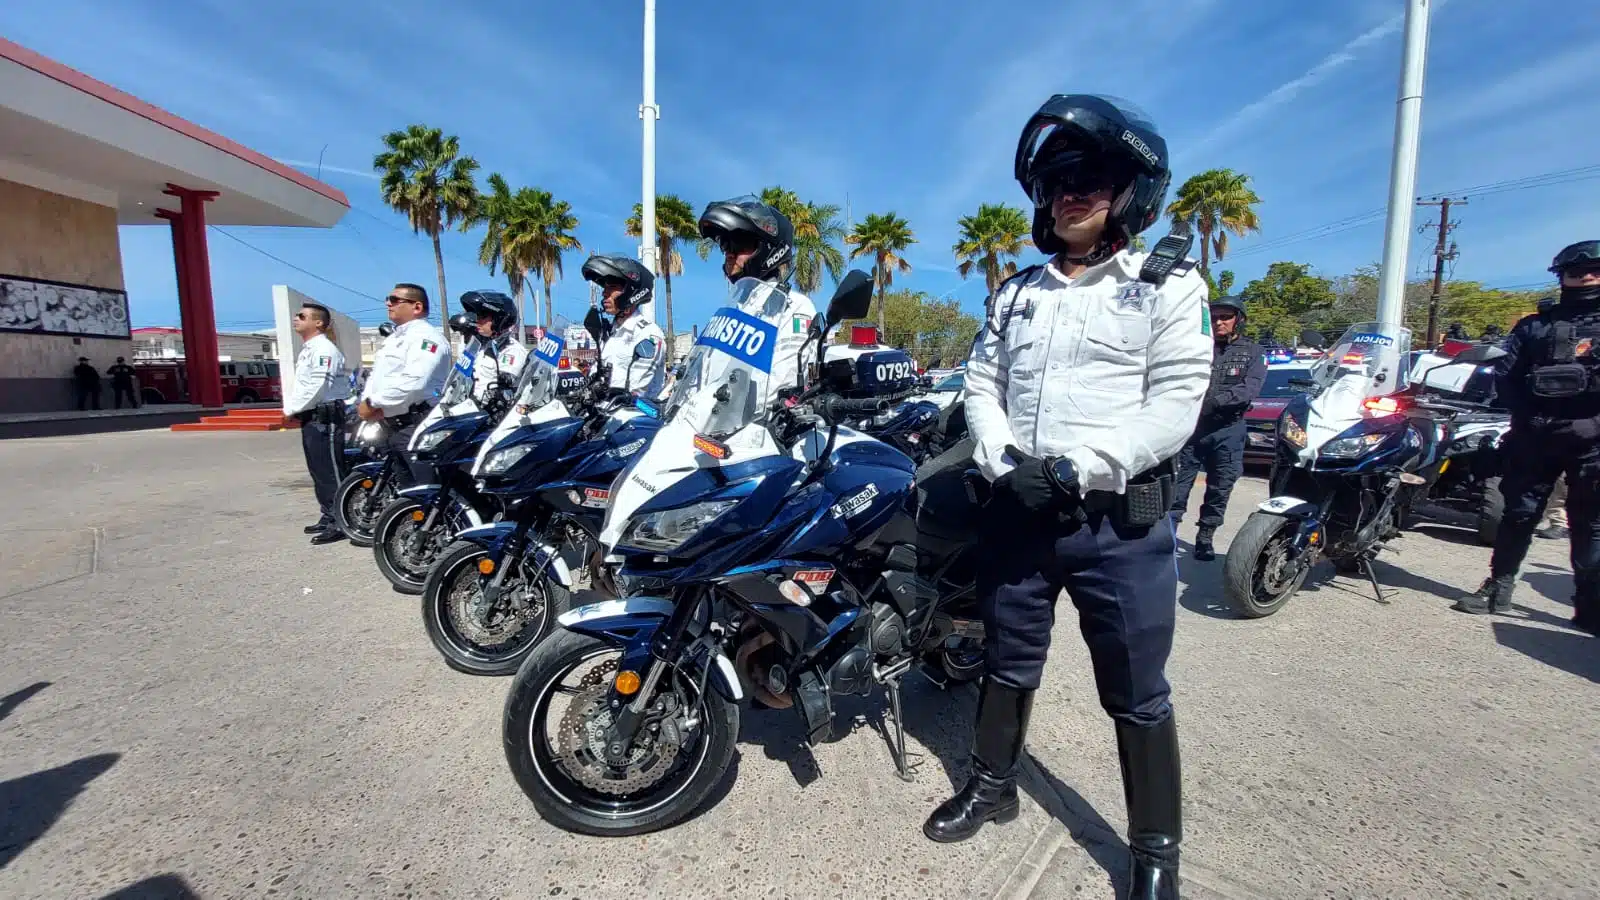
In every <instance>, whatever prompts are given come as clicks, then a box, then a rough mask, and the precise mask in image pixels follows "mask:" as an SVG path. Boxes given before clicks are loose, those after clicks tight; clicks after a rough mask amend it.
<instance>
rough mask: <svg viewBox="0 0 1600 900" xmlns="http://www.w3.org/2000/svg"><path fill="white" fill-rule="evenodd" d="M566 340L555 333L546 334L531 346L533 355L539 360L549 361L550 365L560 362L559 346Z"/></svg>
mask: <svg viewBox="0 0 1600 900" xmlns="http://www.w3.org/2000/svg"><path fill="white" fill-rule="evenodd" d="M566 344H567V342H566V341H565V340H563V339H562V338H561V336H560V335H557V334H546V335H545V336H544V337H542V338H540V339H539V344H538V346H536V347H534V348H533V356H534V358H535V359H537V360H539V361H540V362H544V363H549V364H550V365H551V366H558V365H560V364H561V348H562V347H565V346H566Z"/></svg>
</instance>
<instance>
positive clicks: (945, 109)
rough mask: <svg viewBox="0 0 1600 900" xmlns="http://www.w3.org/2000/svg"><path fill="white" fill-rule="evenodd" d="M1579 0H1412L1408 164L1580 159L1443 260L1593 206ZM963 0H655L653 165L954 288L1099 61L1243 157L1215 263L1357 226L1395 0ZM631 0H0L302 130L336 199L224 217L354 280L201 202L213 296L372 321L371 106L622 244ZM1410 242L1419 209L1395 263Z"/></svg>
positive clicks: (282, 131) (1503, 248) (1153, 107)
mask: <svg viewBox="0 0 1600 900" xmlns="http://www.w3.org/2000/svg"><path fill="white" fill-rule="evenodd" d="M1580 5H1581V4H1574V3H1573V2H1572V0H1524V2H1519V3H1515V4H1507V3H1503V2H1499V0H1448V2H1442V3H1438V4H1437V5H1436V9H1435V12H1434V16H1433V28H1432V36H1431V53H1430V59H1429V68H1428V79H1427V88H1426V92H1427V99H1426V102H1425V106H1424V112H1423V123H1424V125H1423V147H1422V164H1421V169H1420V174H1419V178H1418V192H1419V193H1420V194H1434V193H1438V192H1442V191H1458V190H1460V189H1463V188H1468V187H1474V186H1480V185H1494V184H1500V183H1503V182H1507V181H1511V180H1513V179H1520V178H1524V177H1527V176H1531V175H1539V174H1542V173H1547V172H1556V171H1563V170H1569V169H1575V168H1578V167H1584V166H1593V167H1596V168H1593V169H1591V170H1590V171H1589V172H1587V173H1585V174H1587V175H1589V176H1590V177H1589V178H1587V179H1583V180H1574V179H1573V178H1571V177H1569V178H1566V179H1562V180H1561V183H1557V184H1552V185H1547V186H1543V187H1536V188H1530V189H1520V190H1501V191H1499V192H1493V193H1492V192H1485V193H1484V194H1483V195H1482V196H1481V197H1474V198H1473V199H1472V200H1471V201H1470V202H1469V205H1468V206H1467V207H1466V208H1464V209H1461V210H1460V221H1461V224H1460V226H1459V227H1458V228H1457V229H1456V231H1455V233H1454V234H1453V237H1454V238H1455V240H1456V241H1457V243H1458V244H1459V245H1460V248H1461V257H1460V259H1459V261H1458V262H1457V263H1456V265H1455V275H1456V277H1458V278H1469V279H1477V280H1482V281H1485V282H1488V283H1489V284H1491V285H1504V286H1527V287H1535V286H1540V285H1543V284H1547V283H1549V276H1548V275H1547V274H1546V273H1545V267H1546V266H1548V265H1549V260H1550V257H1551V256H1552V255H1553V254H1554V252H1555V251H1556V250H1557V249H1559V248H1560V247H1561V246H1563V245H1565V244H1567V243H1570V242H1572V241H1575V240H1580V239H1584V238H1593V237H1597V236H1600V129H1597V128H1596V127H1595V122H1596V121H1600V92H1597V91H1595V90H1594V85H1595V84H1597V83H1600V16H1585V15H1580V14H1578V13H1577V9H1578V8H1579V6H1580ZM983 8H984V9H985V10H986V11H990V10H997V9H1002V8H1003V9H1004V10H1006V12H1007V13H1008V14H1009V15H1010V18H1009V19H1007V20H1004V21H1002V20H1001V19H1000V18H998V17H993V16H980V17H974V16H973V15H972V13H971V10H973V9H974V7H973V5H972V4H970V3H964V2H955V0H921V2H919V0H874V2H872V3H859V2H853V3H839V2H832V0H816V2H812V3H809V4H777V5H767V4H756V5H750V4H740V5H735V4H727V3H714V2H706V0H702V2H689V0H661V2H660V12H659V24H658V46H659V50H658V56H659V64H658V65H659V70H658V100H659V102H660V104H661V107H662V119H661V122H660V125H659V132H658V134H659V137H658V141H659V152H658V163H657V165H658V175H657V178H658V188H659V189H660V190H661V191H663V192H675V193H678V194H680V195H682V196H684V197H685V198H687V199H688V200H689V201H690V202H691V203H692V204H694V205H695V206H696V207H697V208H699V207H702V206H704V204H705V203H706V202H708V201H710V200H713V199H720V198H723V197H727V196H732V195H736V194H741V193H745V192H749V191H755V190H758V189H760V188H761V187H763V186H765V185H771V184H782V185H784V186H786V187H789V188H792V189H794V190H796V191H798V192H799V193H800V194H801V196H803V197H806V198H808V199H812V200H815V201H821V202H832V203H837V204H839V205H841V206H843V205H845V203H846V202H847V201H848V203H849V206H850V209H851V210H852V212H853V213H854V215H855V217H856V218H857V219H859V218H860V217H861V216H862V215H864V214H865V213H868V212H883V211H888V210H893V211H895V212H898V213H900V214H901V215H903V216H905V217H906V218H907V219H909V220H910V222H911V224H912V228H913V230H914V231H915V233H916V235H917V237H918V239H919V241H920V242H919V243H918V244H916V245H915V246H914V247H913V248H912V249H911V251H910V253H909V254H908V257H909V259H910V261H911V263H912V265H913V267H914V271H913V272H912V273H910V274H909V275H902V276H900V277H899V279H898V281H897V284H900V285H905V286H909V287H913V288H917V289H921V290H925V291H929V292H932V293H935V294H941V295H947V296H952V297H956V298H958V299H959V300H960V301H961V302H962V303H963V305H964V306H966V307H967V308H968V309H973V310H976V309H977V308H978V307H979V306H981V303H982V299H983V296H982V295H983V288H982V282H981V279H978V280H972V281H963V280H962V279H960V277H959V276H957V275H956V274H955V271H954V261H953V259H952V257H951V253H950V246H951V244H953V243H954V241H955V232H956V220H957V218H958V217H959V216H961V215H964V214H966V213H969V212H971V211H973V210H975V209H976V208H977V206H978V204H979V203H981V202H996V201H1003V202H1006V203H1011V204H1014V205H1018V206H1020V205H1023V203H1024V198H1023V196H1022V194H1021V192H1020V190H1019V189H1018V187H1017V185H1016V183H1015V182H1014V181H1013V180H1012V179H1011V160H1012V154H1013V151H1014V147H1015V142H1016V138H1017V133H1018V131H1019V130H1020V128H1021V126H1022V123H1023V122H1024V121H1025V120H1026V118H1027V116H1028V115H1029V114H1030V113H1031V112H1032V110H1033V109H1034V108H1035V107H1036V106H1037V105H1038V104H1039V103H1040V102H1041V101H1042V100H1043V99H1044V98H1045V97H1047V96H1048V95H1050V94H1051V93H1057V92H1079V91H1083V92H1101V93H1111V94H1116V95H1119V96H1123V97H1127V98H1129V99H1131V100H1134V101H1135V102H1137V103H1138V104H1139V105H1141V106H1142V107H1144V108H1145V109H1146V110H1148V111H1149V112H1150V113H1151V114H1152V116H1153V117H1154V118H1155V120H1156V122H1157V123H1158V124H1159V125H1160V127H1161V129H1162V131H1163V133H1164V134H1165V135H1166V137H1167V140H1168V145H1169V147H1171V148H1172V151H1173V156H1174V163H1175V167H1176V170H1177V171H1176V178H1175V182H1181V180H1182V179H1183V178H1184V177H1186V176H1187V175H1189V174H1193V173H1194V172H1196V171H1199V170H1202V169H1206V168H1211V167H1216V166H1225V167H1230V168H1234V169H1238V170H1241V171H1244V172H1247V173H1250V174H1251V175H1252V176H1253V178H1254V179H1255V187H1256V189H1257V192H1258V193H1259V194H1260V195H1261V197H1262V199H1263V203H1262V205H1261V207H1260V213H1261V219H1262V223H1263V225H1264V228H1263V231H1262V232H1261V234H1259V235H1254V236H1251V237H1248V238H1245V239H1240V240H1235V241H1234V242H1233V244H1232V250H1231V252H1230V254H1229V257H1228V259H1226V260H1224V261H1223V262H1222V263H1220V264H1218V265H1217V266H1215V268H1216V269H1218V270H1220V269H1224V268H1231V269H1233V270H1235V271H1236V272H1237V273H1238V275H1239V284H1240V285H1243V284H1244V283H1245V282H1246V281H1247V280H1248V279H1250V278H1253V277H1255V276H1257V275H1259V274H1260V273H1261V272H1262V271H1263V270H1264V269H1265V268H1266V266H1267V265H1268V264H1269V263H1271V262H1273V261H1276V260H1280V259H1289V260H1294V261H1297V262H1306V263H1311V264H1312V265H1313V266H1315V267H1316V268H1317V269H1318V270H1319V271H1321V272H1323V273H1324V274H1330V275H1333V274H1338V273H1341V272H1346V271H1349V270H1351V269H1352V268H1354V267H1356V266H1359V265H1362V264H1365V263H1369V262H1375V261H1376V260H1377V259H1378V258H1379V257H1380V255H1381V252H1382V241H1383V226H1382V215H1381V209H1382V207H1383V205H1384V203H1385V200H1386V191H1387V179H1388V167H1389V146H1390V139H1391V136H1392V132H1393V127H1394V102H1395V89H1396V83H1397V79H1398V72H1399V58H1400V28H1401V17H1402V13H1403V3H1402V2H1401V0H1381V2H1380V0H1354V2H1337V3H1322V4H1295V3H1285V2H1282V0H1240V2H1232V3H1224V2H1221V0H1123V2H1120V3H1118V4H1115V5H1109V4H1105V3H1089V2H1081V0H1069V2H1059V0H1057V2H1022V0H1012V2H1007V3H1005V4H999V5H989V6H985V7H983ZM641 9H642V4H639V3H635V2H624V0H611V2H606V3H585V4H564V3H562V4H558V3H552V2H547V0H540V2H512V0H502V2H482V0H480V2H472V0H459V2H457V3H454V4H439V3H437V2H421V0H336V2H331V3H330V2H311V0H277V2H273V3H270V4H246V3H239V2H237V0H51V2H49V3H14V4H5V5H4V6H3V8H0V33H3V34H5V35H6V36H7V37H8V38H10V39H12V40H15V41H17V42H19V43H21V44H23V45H25V46H28V47H30V48H32V49H34V50H37V51H39V52H41V53H44V54H45V55H47V56H51V57H53V58H55V59H57V60H60V61H61V62H64V63H66V64H67V65H70V66H73V67H75V68H78V69H80V70H82V71H84V72H87V73H88V74H90V75H92V76H94V77H96V78H99V79H101V80H103V81H106V82H109V83H111V84H113V85H116V86H117V87H120V88H122V89H124V90H127V91H129V92H131V93H133V94H135V95H137V96H139V97H141V98H143V99H145V100H147V101H149V102H152V103H154V104H156V105H158V106H161V107H164V108H166V109H168V110H170V111H172V112H173V113H175V114H177V115H179V116H182V117H184V118H187V119H190V120H192V121H194V122H197V123H199V124H201V125H204V126H206V127H208V128H211V129H213V130H216V131H218V132H220V133H222V134H224V135H227V136H228V137H230V138H233V139H235V140H237V141H240V142H241V143H244V144H246V145H248V146H250V147H253V148H255V149H257V150H259V151H261V152H263V153H265V154H267V155H269V156H273V157H275V158H278V159H280V160H285V161H290V162H292V163H294V164H296V165H297V166H299V167H301V168H303V169H305V170H306V171H314V170H315V169H316V167H317V160H318V157H319V155H320V156H321V158H322V168H321V174H322V177H323V179H324V180H326V181H328V182H330V183H332V184H334V185H336V186H338V187H339V188H341V189H342V190H344V191H345V193H346V194H348V195H349V197H350V199H351V201H352V204H353V206H354V208H353V209H352V211H351V212H350V214H349V215H348V216H347V217H346V218H345V220H344V221H343V222H342V223H341V224H340V225H339V226H337V227H336V228H334V229H333V230H332V231H317V230H300V229H232V231H233V233H234V234H235V235H237V236H238V237H240V238H242V239H243V240H245V241H248V242H249V243H250V244H252V245H254V246H255V247H257V248H260V249H261V250H264V251H267V252H269V253H271V254H273V255H275V256H278V257H280V258H281V259H283V260H286V261H288V262H289V263H292V264H294V265H295V266H298V267H300V268H302V269H305V270H307V271H309V272H312V273H315V274H316V275H317V276H320V277H321V278H324V279H327V280H328V281H331V282H335V283H337V284H339V285H342V286H344V287H345V288H350V289H353V291H354V293H352V292H350V291H347V290H344V289H341V288H337V287H333V286H331V285H329V284H327V283H325V282H322V281H318V280H317V279H315V278H313V277H311V276H308V275H306V274H304V273H302V272H299V271H296V270H294V269H291V268H289V267H287V266H285V265H283V264H281V263H279V262H275V261H273V260H271V259H269V258H267V257H265V256H263V255H261V254H260V253H258V252H256V251H255V250H252V249H250V248H248V247H245V246H243V245H242V244H239V243H236V242H234V241H231V240H228V239H227V238H225V237H221V236H219V235H217V234H213V235H212V238H211V261H212V270H213V279H214V286H215V294H216V302H217V319H218V322H219V323H220V324H221V325H222V326H223V327H230V326H232V327H241V326H249V327H260V326H261V325H265V324H267V320H268V319H269V318H270V315H271V314H270V310H269V306H268V304H269V296H270V286H271V285H272V284H275V283H288V284H291V285H294V286H296V287H297V288H299V289H301V290H303V291H305V292H306V293H309V294H311V295H313V296H316V297H318V298H319V299H321V300H323V301H325V302H328V303H330V304H332V305H334V306H336V307H339V308H341V309H344V310H345V311H347V312H349V313H350V314H352V315H354V316H356V317H357V318H359V319H362V320H364V321H369V322H370V321H377V320H378V319H379V318H380V317H381V313H380V312H379V310H378V307H377V305H376V303H375V301H374V300H373V299H372V298H377V297H381V296H383V294H384V292H385V291H386V290H387V289H388V288H389V287H390V286H391V285H392V284H393V283H394V282H396V281H416V282H419V283H421V284H424V285H428V286H429V287H430V288H431V287H432V286H433V285H434V284H435V283H436V282H435V275H434V265H433V258H432V250H431V247H430V246H429V243H428V242H427V240H426V239H424V238H418V237H413V236H412V235H411V234H410V232H409V230H408V229H407V228H406V227H405V226H404V223H403V221H402V220H401V219H400V218H399V217H398V216H396V215H394V214H392V213H390V212H388V211H387V210H386V209H385V208H384V207H383V206H382V204H381V203H380V201H379V199H378V195H377V182H376V180H375V179H374V178H373V176H372V175H371V171H370V164H371V159H372V156H373V154H374V153H375V152H377V150H378V149H379V143H378V138H379V136H380V135H381V134H382V133H383V132H385V131H388V130H392V129H394V128H399V127H403V126H405V125H407V124H409V123H412V122H422V123H426V124H429V125H433V126H436V127H440V128H443V129H445V131H446V132H447V133H454V134H458V135H459V136H460V138H461V143H462V147H463V149H464V150H465V151H466V152H469V153H471V154H472V155H474V156H476V157H477V159H478V160H479V161H480V162H481V163H482V165H483V170H484V172H485V174H486V173H487V172H490V171H499V172H502V173H504V174H505V176H506V177H507V179H508V180H509V181H510V182H511V183H512V185H513V186H516V185H519V184H532V185H537V186H539V187H543V188H545V189H547V190H550V191H552V192H554V193H555V195H556V196H557V197H559V198H562V199H565V200H568V201H569V202H571V203H572V205H573V207H574V208H575V211H576V214H577V216H578V218H579V220H580V222H581V224H580V226H579V229H578V235H579V238H580V239H581V240H582V242H583V245H584V248H585V250H594V251H600V252H629V253H631V252H632V248H633V242H632V241H630V240H629V239H628V238H626V237H625V236H624V235H623V233H622V221H623V219H624V218H625V217H626V216H627V215H628V214H629V213H630V212H631V210H632V205H633V203H635V202H636V201H637V200H638V196H639V178H640V174H639V173H640V156H639V119H638V115H637V107H638V103H639V97H640V77H639V73H640V66H639V56H640V31H641V28H640V26H641V21H642V14H641ZM1113 9H1114V10H1115V13H1116V14H1115V15H1112V14H1110V12H1109V11H1111V10H1113ZM446 10H449V11H448V12H447V11H446ZM1418 212H1419V216H1421V217H1425V216H1427V215H1430V214H1432V213H1431V212H1430V211H1428V210H1419V211H1418ZM1369 214H1370V215H1369ZM1363 216H1365V218H1362V217H1363ZM1419 221H1420V218H1419ZM1329 223H1346V224H1343V225H1339V226H1338V227H1334V228H1324V227H1322V226H1325V225H1328V224H1329ZM1155 233H1156V234H1160V233H1164V226H1163V225H1158V226H1157V230H1156V231H1155ZM477 242H478V236H476V235H461V234H451V235H449V236H447V237H446V241H445V255H446V258H445V266H446V274H447V277H448V278H449V285H450V291H451V293H452V294H459V293H460V292H461V291H464V290H467V289H470V288H474V287H490V286H496V285H498V284H500V283H501V282H500V280H499V279H498V278H495V279H490V277H489V276H488V275H487V273H486V272H485V271H484V270H483V269H482V268H481V267H478V266H477V265H476V264H475V259H476V247H477ZM1430 246H1431V237H1430V236H1427V235H1423V236H1417V237H1414V238H1413V241H1412V253H1411V268H1410V271H1411V273H1412V274H1413V275H1418V276H1420V275H1421V273H1422V272H1423V271H1424V269H1426V268H1428V267H1429V265H1430V262H1429V260H1428V259H1427V252H1428V249H1429V247H1430ZM122 248H123V257H124V262H125V269H126V275H127V282H128V291H129V297H130V302H131V305H132V310H133V317H134V320H135V321H136V322H137V323H139V324H157V323H172V322H175V321H176V318H177V303H176V299H175V298H176V288H175V285H174V281H173V276H172V264H171V247H170V240H169V237H168V233H167V231H166V229H165V228H164V227H161V228H140V227H128V228H124V229H122ZM583 256H584V254H583V253H574V254H571V255H569V257H568V260H567V265H566V272H567V276H566V278H565V279H564V280H563V281H561V282H560V283H558V284H557V286H556V292H555V295H556V303H557V311H558V312H562V313H565V314H567V315H569V316H578V315H581V313H582V311H583V310H584V309H585V308H586V307H587V303H588V292H587V290H586V289H585V288H586V286H585V285H584V284H583V282H582V280H581V279H580V278H579V277H578V268H579V266H580V265H581V262H582V259H583ZM861 265H862V266H863V267H865V265H866V264H865V263H864V262H863V263H861ZM687 267H688V271H687V272H686V273H685V274H684V275H683V276H681V277H680V278H678V279H675V282H674V287H675V290H674V298H675V306H676V308H677V315H676V319H677V324H678V325H679V327H680V328H681V329H683V330H687V327H688V325H689V324H691V323H696V322H699V321H702V320H703V319H704V318H705V317H706V315H708V314H709V312H710V311H711V310H712V309H714V308H715V307H716V306H717V305H719V302H720V300H721V298H722V295H723V293H724V291H725V283H724V282H722V280H721V274H720V272H719V271H718V270H717V269H716V268H715V267H714V265H713V264H711V263H702V262H701V261H700V260H698V259H697V258H695V257H693V256H692V255H691V257H690V258H689V260H688V261H687ZM363 295H365V296H363ZM820 299H821V298H819V300H820Z"/></svg>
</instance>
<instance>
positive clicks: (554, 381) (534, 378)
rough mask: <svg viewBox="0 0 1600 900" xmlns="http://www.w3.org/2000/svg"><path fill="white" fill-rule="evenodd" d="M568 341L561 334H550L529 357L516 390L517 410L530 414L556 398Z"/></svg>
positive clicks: (519, 377)
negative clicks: (563, 349)
mask: <svg viewBox="0 0 1600 900" xmlns="http://www.w3.org/2000/svg"><path fill="white" fill-rule="evenodd" d="M564 345H565V342H564V341H563V340H562V339H561V338H560V337H559V336H558V335H553V334H547V335H545V336H544V337H543V338H540V340H539V343H538V345H537V346H535V347H534V348H533V352H531V353H529V354H528V360H527V362H526V363H524V364H523V366H522V374H521V375H520V376H518V378H517V386H516V388H515V390H514V391H513V392H512V396H513V397H514V398H515V400H514V401H513V402H514V403H515V404H516V410H517V412H519V413H522V414H524V415H526V414H527V413H529V412H532V411H533V410H535V409H538V408H539V407H541V406H544V405H545V404H546V403H549V402H550V401H551V400H554V399H555V397H556V389H557V388H559V387H560V386H561V375H560V372H559V370H558V368H557V367H558V366H560V364H561V349H562V347H563V346H564Z"/></svg>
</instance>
